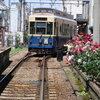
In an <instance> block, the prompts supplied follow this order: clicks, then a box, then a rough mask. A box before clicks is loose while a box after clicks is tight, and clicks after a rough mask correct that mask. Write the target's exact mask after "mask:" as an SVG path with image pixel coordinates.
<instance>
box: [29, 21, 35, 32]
mask: <svg viewBox="0 0 100 100" xmlns="http://www.w3.org/2000/svg"><path fill="white" fill-rule="evenodd" d="M34 33H35V23H34V22H30V34H34Z"/></svg>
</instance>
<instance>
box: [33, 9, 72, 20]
mask: <svg viewBox="0 0 100 100" xmlns="http://www.w3.org/2000/svg"><path fill="white" fill-rule="evenodd" d="M34 13H50V14H53V15H57V16H61V17H65V18H69V19H73V15H71V14H68V13H66V12H63V11H60V10H57V9H53V8H34Z"/></svg>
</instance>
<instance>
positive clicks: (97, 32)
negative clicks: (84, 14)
mask: <svg viewBox="0 0 100 100" xmlns="http://www.w3.org/2000/svg"><path fill="white" fill-rule="evenodd" d="M93 11H94V12H93V13H94V14H93V15H94V19H93V42H94V43H95V42H98V43H100V0H94V9H93Z"/></svg>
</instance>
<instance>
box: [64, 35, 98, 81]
mask: <svg viewBox="0 0 100 100" xmlns="http://www.w3.org/2000/svg"><path fill="white" fill-rule="evenodd" d="M67 44H68V45H70V46H72V48H71V49H70V51H69V52H68V55H67V58H66V64H68V65H72V66H73V67H78V68H79V69H80V70H82V71H83V72H86V75H87V76H88V79H91V80H92V81H94V80H96V81H98V82H100V44H99V43H97V42H96V43H93V42H92V40H91V35H89V34H83V33H80V34H79V35H77V37H74V38H73V39H72V40H70V41H68V42H67Z"/></svg>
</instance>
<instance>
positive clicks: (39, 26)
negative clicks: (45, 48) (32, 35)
mask: <svg viewBox="0 0 100 100" xmlns="http://www.w3.org/2000/svg"><path fill="white" fill-rule="evenodd" d="M45 31H46V23H45V22H37V23H36V34H45Z"/></svg>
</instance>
